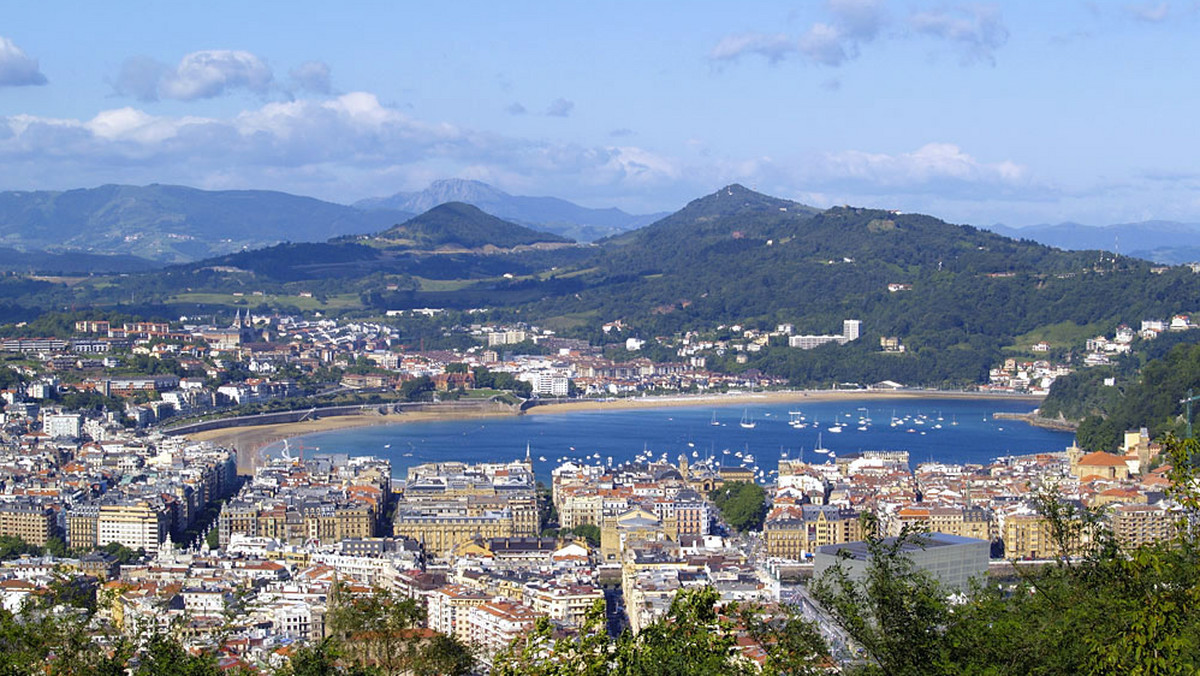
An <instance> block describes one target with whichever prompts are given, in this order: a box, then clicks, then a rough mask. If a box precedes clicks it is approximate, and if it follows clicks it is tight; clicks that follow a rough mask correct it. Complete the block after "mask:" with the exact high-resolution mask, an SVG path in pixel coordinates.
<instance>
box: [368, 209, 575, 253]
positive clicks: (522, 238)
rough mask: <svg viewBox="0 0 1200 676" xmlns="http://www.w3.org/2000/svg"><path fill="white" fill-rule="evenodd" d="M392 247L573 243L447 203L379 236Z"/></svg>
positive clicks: (501, 246) (557, 236) (480, 246)
mask: <svg viewBox="0 0 1200 676" xmlns="http://www.w3.org/2000/svg"><path fill="white" fill-rule="evenodd" d="M374 240H375V243H377V244H380V245H383V246H386V247H388V248H401V249H416V250H439V249H441V250H448V249H482V248H484V247H493V248H496V249H511V248H513V247H517V246H531V245H536V244H569V243H571V240H569V239H567V238H566V237H562V236H560V235H554V234H551V233H548V232H539V231H537V230H533V229H530V228H526V227H525V226H521V225H517V224H516V223H509V222H508V221H506V220H503V219H501V218H496V217H495V216H492V215H491V214H487V213H485V212H483V211H482V210H480V209H479V208H478V207H475V206H472V205H470V204H464V203H463V202H447V203H446V204H441V205H438V206H436V207H434V208H432V209H430V210H429V211H426V212H425V213H423V214H421V215H419V216H415V217H413V218H411V219H409V220H407V221H405V222H403V223H401V224H399V225H396V226H393V227H391V228H389V229H387V230H385V231H383V232H381V233H379V235H377V236H376V237H375V238H374Z"/></svg>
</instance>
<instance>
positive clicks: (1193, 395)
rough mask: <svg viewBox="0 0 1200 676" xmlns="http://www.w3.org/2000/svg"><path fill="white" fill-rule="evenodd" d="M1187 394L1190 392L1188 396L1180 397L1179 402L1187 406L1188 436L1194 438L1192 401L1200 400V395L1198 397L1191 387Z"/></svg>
mask: <svg viewBox="0 0 1200 676" xmlns="http://www.w3.org/2000/svg"><path fill="white" fill-rule="evenodd" d="M1187 394H1188V396H1187V398H1186V399H1180V400H1179V403H1181V404H1183V405H1184V406H1186V407H1187V438H1188V439H1191V438H1192V402H1195V401H1200V397H1197V396H1196V393H1195V392H1194V391H1193V390H1192V389H1191V388H1188V391H1187Z"/></svg>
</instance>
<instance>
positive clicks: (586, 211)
mask: <svg viewBox="0 0 1200 676" xmlns="http://www.w3.org/2000/svg"><path fill="white" fill-rule="evenodd" d="M446 202H466V203H467V204H473V205H475V206H477V207H479V208H480V209H483V210H484V211H485V212H487V213H489V214H492V215H494V216H498V217H500V218H503V219H506V220H508V221H510V222H513V223H517V224H519V225H525V226H529V227H533V228H537V229H539V230H545V231H550V232H554V233H556V234H560V235H564V236H567V237H569V238H571V239H577V240H580V241H593V240H596V239H600V238H601V237H604V236H607V235H613V234H618V233H621V232H625V231H628V230H632V229H634V228H639V227H642V226H644V225H647V224H649V223H652V222H654V221H655V220H657V219H659V218H661V217H662V216H663V215H665V214H649V215H645V216H638V215H633V214H628V213H625V212H624V211H621V210H620V209H615V208H608V209H590V208H588V207H582V206H579V205H578V204H573V203H571V202H568V201H566V200H563V199H559V198H557V197H528V196H522V195H510V194H508V193H506V192H504V191H503V190H501V189H499V188H497V187H495V186H491V185H488V184H487V183H484V182H482V181H476V180H472V179H465V178H444V179H440V180H437V181H434V182H433V183H431V184H429V187H428V188H426V189H424V190H421V191H418V192H398V193H396V194H395V195H392V196H391V197H376V198H371V199H365V200H361V201H359V202H356V203H355V204H354V206H356V207H358V208H360V209H365V210H376V209H399V210H401V211H408V212H415V213H424V212H426V211H429V210H430V209H432V208H433V207H435V206H437V205H439V204H444V203H446Z"/></svg>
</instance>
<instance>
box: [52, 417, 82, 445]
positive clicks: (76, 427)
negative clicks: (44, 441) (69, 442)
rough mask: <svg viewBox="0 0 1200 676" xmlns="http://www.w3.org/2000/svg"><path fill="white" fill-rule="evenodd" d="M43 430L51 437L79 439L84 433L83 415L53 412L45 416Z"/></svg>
mask: <svg viewBox="0 0 1200 676" xmlns="http://www.w3.org/2000/svg"><path fill="white" fill-rule="evenodd" d="M42 431H43V432H45V433H46V436H48V437H50V438H51V439H63V438H65V439H78V438H79V437H80V435H81V434H82V433H83V416H81V415H79V414H78V413H51V414H49V415H46V416H43V418H42Z"/></svg>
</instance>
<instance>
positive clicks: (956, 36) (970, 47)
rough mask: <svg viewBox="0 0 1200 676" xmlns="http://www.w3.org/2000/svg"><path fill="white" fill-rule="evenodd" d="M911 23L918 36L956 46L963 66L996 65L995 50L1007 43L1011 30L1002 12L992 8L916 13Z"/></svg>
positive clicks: (987, 6)
mask: <svg viewBox="0 0 1200 676" xmlns="http://www.w3.org/2000/svg"><path fill="white" fill-rule="evenodd" d="M908 23H909V26H911V27H912V29H913V30H915V31H916V32H918V33H921V34H924V35H929V36H932V37H936V38H940V39H942V40H947V41H949V42H952V43H956V44H957V45H958V46H959V48H960V50H961V60H962V62H963V63H964V64H969V63H975V62H984V63H991V64H994V63H995V62H996V56H995V54H996V50H998V49H1000V48H1001V47H1003V46H1004V45H1005V43H1007V42H1008V28H1007V27H1006V26H1005V25H1004V20H1003V18H1002V17H1001V16H1000V10H999V9H998V8H997V7H994V6H992V5H962V6H959V7H955V8H952V9H941V10H932V11H927V12H917V13H916V14H913V15H912V16H911V17H909V20H908Z"/></svg>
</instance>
